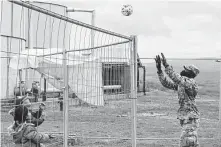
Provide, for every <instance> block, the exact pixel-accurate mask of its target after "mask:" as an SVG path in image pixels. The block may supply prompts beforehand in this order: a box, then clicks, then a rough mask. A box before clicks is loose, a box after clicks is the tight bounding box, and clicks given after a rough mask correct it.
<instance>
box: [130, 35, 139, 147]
mask: <svg viewBox="0 0 221 147" xmlns="http://www.w3.org/2000/svg"><path fill="white" fill-rule="evenodd" d="M131 38H132V47H131V68H130V73H131V74H130V75H131V99H132V100H131V101H132V109H131V115H132V116H131V118H132V120H131V121H132V126H131V129H132V147H136V144H137V115H136V112H137V107H136V105H137V36H131Z"/></svg>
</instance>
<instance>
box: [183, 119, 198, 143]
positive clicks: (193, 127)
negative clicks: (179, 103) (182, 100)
mask: <svg viewBox="0 0 221 147" xmlns="http://www.w3.org/2000/svg"><path fill="white" fill-rule="evenodd" d="M180 123H181V126H182V131H181V136H180V147H199V141H198V136H197V131H198V128H199V119H189V120H181V122H180Z"/></svg>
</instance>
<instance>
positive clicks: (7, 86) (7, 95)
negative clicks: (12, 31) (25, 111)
mask: <svg viewBox="0 0 221 147" xmlns="http://www.w3.org/2000/svg"><path fill="white" fill-rule="evenodd" d="M8 50H9V40H8V37H7V51H8ZM7 57H9V53H7ZM9 64H10V58H7V81H6V82H7V83H6V98H9Z"/></svg>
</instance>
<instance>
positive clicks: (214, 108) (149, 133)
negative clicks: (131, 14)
mask: <svg viewBox="0 0 221 147" xmlns="http://www.w3.org/2000/svg"><path fill="white" fill-rule="evenodd" d="M218 102H219V101H218V98H217V97H213V96H207V95H202V96H201V97H200V99H198V100H197V105H198V107H199V110H200V112H201V121H200V122H201V123H200V128H199V131H198V134H199V138H200V144H201V147H221V140H220V138H219V137H218V133H219V127H218V113H219V111H218V105H219V103H218ZM52 106H54V107H52ZM52 106H48V108H47V111H46V112H47V117H46V121H45V122H44V123H43V124H42V125H41V126H39V127H38V130H39V132H45V133H47V132H49V133H52V134H54V135H55V136H56V138H55V139H53V140H52V141H51V142H50V143H46V146H52V147H61V146H62V134H60V135H59V132H62V131H63V112H61V111H59V105H58V104H56V103H54V104H53V105H52ZM177 109H178V99H177V95H176V93H174V92H162V91H151V92H148V93H147V95H145V96H144V95H143V94H141V93H140V94H139V95H138V100H137V138H138V140H137V147H177V146H179V136H180V126H179V122H178V120H177V119H176V111H177ZM69 111H70V113H69V133H70V134H71V135H72V136H75V137H77V138H79V139H78V140H77V139H72V141H71V140H70V143H71V142H74V141H76V142H75V145H74V146H75V147H131V146H132V145H131V140H130V138H131V100H130V99H117V100H116V99H108V100H106V105H105V106H104V107H87V106H70V110H69ZM11 123H12V117H11V116H9V115H8V114H7V112H6V111H5V112H4V111H3V110H2V113H1V129H2V130H1V132H2V135H1V137H2V138H1V146H2V147H9V146H12V137H11V136H9V135H8V134H6V132H7V127H8V126H9V125H10V124H11ZM96 137H102V139H95V138H96ZM108 137H114V138H115V139H107V138H108ZM73 138H74V137H73ZM147 138H149V139H148V140H147ZM150 138H152V139H150ZM165 138H167V139H165ZM70 146H72V145H71V144H70Z"/></svg>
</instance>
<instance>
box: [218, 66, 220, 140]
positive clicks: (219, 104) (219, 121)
mask: <svg viewBox="0 0 221 147" xmlns="http://www.w3.org/2000/svg"><path fill="white" fill-rule="evenodd" d="M219 64H220V90H219V92H220V94H219V98H220V99H219V124H218V125H219V129H220V131H219V137H221V62H220V63H219Z"/></svg>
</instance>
